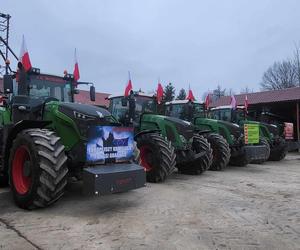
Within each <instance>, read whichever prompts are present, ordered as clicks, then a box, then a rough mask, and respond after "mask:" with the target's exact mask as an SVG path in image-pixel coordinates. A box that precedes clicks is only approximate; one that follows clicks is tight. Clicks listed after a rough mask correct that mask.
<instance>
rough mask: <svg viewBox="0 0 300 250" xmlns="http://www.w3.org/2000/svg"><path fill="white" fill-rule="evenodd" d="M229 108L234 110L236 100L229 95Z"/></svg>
mask: <svg viewBox="0 0 300 250" xmlns="http://www.w3.org/2000/svg"><path fill="white" fill-rule="evenodd" d="M230 106H231V108H232V109H236V99H235V96H234V95H231V100H230Z"/></svg>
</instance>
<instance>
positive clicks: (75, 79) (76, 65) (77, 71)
mask: <svg viewBox="0 0 300 250" xmlns="http://www.w3.org/2000/svg"><path fill="white" fill-rule="evenodd" d="M74 63H75V64H74V71H73V76H74V81H75V82H77V81H78V80H79V78H80V73H79V66H78V61H77V53H76V49H75V53H74Z"/></svg>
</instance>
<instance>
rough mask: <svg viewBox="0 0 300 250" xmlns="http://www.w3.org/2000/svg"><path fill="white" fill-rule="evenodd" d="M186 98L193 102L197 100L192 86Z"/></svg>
mask: <svg viewBox="0 0 300 250" xmlns="http://www.w3.org/2000/svg"><path fill="white" fill-rule="evenodd" d="M186 99H187V100H189V101H192V102H193V101H195V100H196V99H195V97H194V94H193V91H192V90H191V88H190V86H189V93H188V96H187V97H186Z"/></svg>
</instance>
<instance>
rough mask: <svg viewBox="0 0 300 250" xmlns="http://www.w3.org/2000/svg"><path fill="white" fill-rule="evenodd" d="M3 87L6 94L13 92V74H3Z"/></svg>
mask: <svg viewBox="0 0 300 250" xmlns="http://www.w3.org/2000/svg"><path fill="white" fill-rule="evenodd" d="M3 89H4V94H10V93H13V79H12V76H11V75H4V76H3Z"/></svg>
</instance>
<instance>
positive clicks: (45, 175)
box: [9, 129, 68, 209]
mask: <svg viewBox="0 0 300 250" xmlns="http://www.w3.org/2000/svg"><path fill="white" fill-rule="evenodd" d="M21 145H26V146H27V147H28V150H29V153H30V157H31V161H32V164H31V171H32V177H31V178H32V184H31V187H30V189H29V191H28V192H27V193H25V194H24V195H20V194H19V193H18V192H17V191H16V190H15V188H14V185H13V181H12V168H11V166H12V161H13V157H14V153H15V151H16V149H17V148H18V147H19V146H21ZM66 162H67V157H66V155H65V147H64V146H63V145H62V144H61V142H60V137H58V136H57V135H56V134H55V132H53V131H50V130H47V129H26V130H23V131H22V132H20V133H19V134H18V135H17V137H16V139H15V140H14V141H13V146H12V148H11V151H10V157H9V166H10V171H9V175H10V185H11V189H12V192H13V196H14V200H15V202H16V204H17V205H18V206H19V207H21V208H24V209H35V208H42V207H47V206H49V205H51V204H52V203H54V202H56V201H57V200H58V199H59V198H61V197H62V196H63V194H64V188H65V186H66V184H67V173H68V168H67V164H66Z"/></svg>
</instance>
